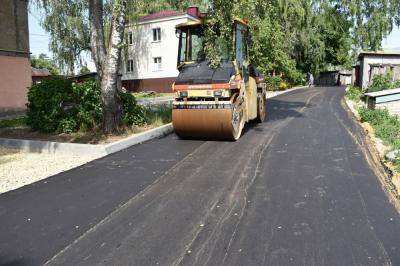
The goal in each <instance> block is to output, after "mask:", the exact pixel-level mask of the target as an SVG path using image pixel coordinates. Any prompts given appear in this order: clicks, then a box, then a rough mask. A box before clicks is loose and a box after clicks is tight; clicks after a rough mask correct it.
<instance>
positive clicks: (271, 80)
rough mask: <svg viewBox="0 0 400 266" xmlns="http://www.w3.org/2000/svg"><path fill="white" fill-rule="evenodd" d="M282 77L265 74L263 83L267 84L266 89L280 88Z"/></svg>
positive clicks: (275, 89) (274, 89)
mask: <svg viewBox="0 0 400 266" xmlns="http://www.w3.org/2000/svg"><path fill="white" fill-rule="evenodd" d="M281 82H282V78H281V77H280V76H273V77H271V76H267V77H265V83H266V84H267V90H270V91H277V90H279V89H280V85H281Z"/></svg>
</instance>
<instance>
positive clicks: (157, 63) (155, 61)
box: [153, 57, 162, 71]
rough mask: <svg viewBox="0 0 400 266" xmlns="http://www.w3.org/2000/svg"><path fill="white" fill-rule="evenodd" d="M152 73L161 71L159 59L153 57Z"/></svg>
mask: <svg viewBox="0 0 400 266" xmlns="http://www.w3.org/2000/svg"><path fill="white" fill-rule="evenodd" d="M153 61H154V71H161V70H162V65H161V57H154V58H153Z"/></svg>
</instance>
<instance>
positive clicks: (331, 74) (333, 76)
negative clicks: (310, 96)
mask: <svg viewBox="0 0 400 266" xmlns="http://www.w3.org/2000/svg"><path fill="white" fill-rule="evenodd" d="M338 83H339V71H338V70H333V71H323V72H320V73H319V74H318V76H317V77H316V79H315V81H314V84H315V85H317V86H336V85H338Z"/></svg>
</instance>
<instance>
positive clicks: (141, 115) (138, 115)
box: [120, 93, 146, 125]
mask: <svg viewBox="0 0 400 266" xmlns="http://www.w3.org/2000/svg"><path fill="white" fill-rule="evenodd" d="M120 96H121V102H122V108H123V114H122V120H123V122H124V124H125V125H143V124H145V123H146V120H145V111H144V108H143V107H142V106H140V105H138V104H137V102H136V98H135V96H133V95H132V94H130V93H121V94H120Z"/></svg>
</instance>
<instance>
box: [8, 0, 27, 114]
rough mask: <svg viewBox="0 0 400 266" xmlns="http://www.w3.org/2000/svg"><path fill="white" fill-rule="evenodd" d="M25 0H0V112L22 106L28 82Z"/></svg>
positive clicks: (23, 107) (17, 108)
mask: <svg viewBox="0 0 400 266" xmlns="http://www.w3.org/2000/svg"><path fill="white" fill-rule="evenodd" d="M27 6H28V0H1V5H0V18H1V23H0V32H1V35H0V112H4V111H17V110H21V109H25V104H26V101H27V97H26V93H27V87H29V86H30V85H31V67H30V59H29V30H28V11H27Z"/></svg>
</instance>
